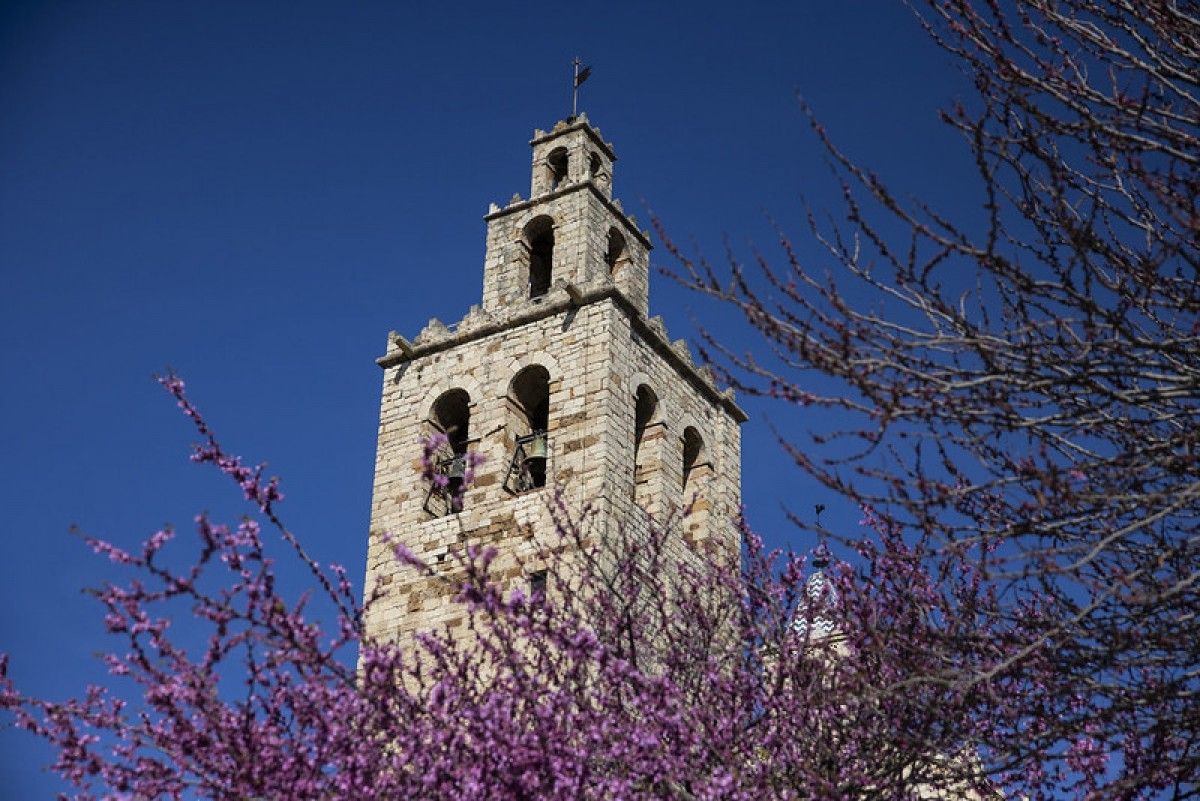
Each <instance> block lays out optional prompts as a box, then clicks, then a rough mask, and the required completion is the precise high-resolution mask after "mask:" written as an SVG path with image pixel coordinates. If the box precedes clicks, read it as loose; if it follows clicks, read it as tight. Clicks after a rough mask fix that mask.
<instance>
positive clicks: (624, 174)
mask: <svg viewBox="0 0 1200 801" xmlns="http://www.w3.org/2000/svg"><path fill="white" fill-rule="evenodd" d="M576 54H578V55H580V56H582V57H583V58H584V60H585V61H586V62H587V63H590V64H591V65H592V66H593V69H594V72H593V75H592V78H591V80H590V81H589V82H588V83H587V84H585V86H584V90H583V95H582V108H583V110H585V111H586V112H587V113H588V115H589V117H590V118H591V120H592V121H593V123H595V124H597V125H599V126H600V127H601V128H602V130H603V133H604V135H605V137H606V138H608V139H609V140H611V141H612V142H613V143H614V144H615V146H616V150H617V154H618V156H619V162H618V164H617V166H616V172H615V194H616V196H617V197H620V198H621V199H622V200H623V202H624V205H625V207H626V209H628V210H632V211H634V212H635V213H636V214H637V215H638V217H639V218H640V219H641V220H642V221H643V222H644V221H645V220H646V219H647V216H648V215H647V213H646V211H645V209H646V208H653V209H654V210H655V212H657V213H658V214H659V215H661V217H662V218H663V220H664V221H665V223H666V225H667V226H668V228H669V230H670V231H671V233H672V234H673V235H674V237H675V238H676V239H678V240H679V241H681V242H683V243H685V244H688V243H693V242H694V243H695V246H696V248H698V249H699V250H701V251H703V252H704V253H706V254H707V255H709V256H710V257H712V258H713V259H714V260H718V261H719V260H720V259H721V258H722V254H723V249H724V244H723V238H724V237H725V236H726V235H727V236H728V238H729V241H730V242H731V243H732V245H733V247H734V248H735V249H736V250H738V251H739V252H740V253H741V254H742V255H744V256H748V255H749V252H750V251H749V245H750V243H751V242H756V243H758V244H760V245H761V246H763V248H764V250H766V251H767V252H768V253H772V252H773V249H772V233H771V228H770V226H769V225H768V224H767V223H766V219H765V215H766V214H768V213H769V214H770V215H772V216H774V217H775V218H776V219H778V220H779V221H780V223H781V224H782V225H783V226H784V228H785V229H787V230H788V231H790V232H792V233H793V234H794V235H795V236H796V238H797V240H798V243H799V245H800V248H801V251H802V252H803V253H807V254H812V258H813V264H814V265H815V266H823V261H822V260H821V258H820V257H819V253H818V249H817V248H816V246H815V245H814V244H813V243H812V242H811V240H809V239H807V238H806V237H805V230H806V229H805V226H804V223H803V217H802V214H801V208H802V206H801V201H802V199H803V200H805V201H807V202H808V203H809V204H811V205H812V206H814V207H815V208H817V209H828V210H830V211H831V212H832V213H835V214H836V213H837V210H838V205H837V203H838V193H837V187H836V185H834V184H833V183H832V182H831V181H830V180H829V174H828V170H827V168H826V167H825V165H824V162H823V157H822V154H821V152H820V150H819V147H818V146H817V143H816V142H815V141H814V140H813V138H812V136H811V135H810V134H809V132H808V131H807V129H806V127H805V124H804V121H803V119H802V116H801V114H800V113H799V111H798V108H797V104H796V101H795V93H796V92H797V91H798V92H800V93H802V94H803V95H804V96H805V97H806V98H807V99H808V100H809V101H810V102H811V103H812V104H813V106H814V107H815V109H816V110H817V112H818V113H819V114H820V116H821V117H822V118H823V120H824V121H825V123H826V125H827V127H828V128H829V130H830V131H831V133H832V134H833V135H834V136H835V137H836V139H837V140H838V141H839V142H840V143H841V144H842V145H843V147H844V148H845V149H846V150H847V151H849V152H850V153H852V154H854V155H855V156H857V157H858V158H860V159H861V160H862V161H863V162H865V163H867V164H870V165H872V166H873V167H875V168H877V169H878V170H879V171H880V172H881V173H882V174H883V175H884V176H885V177H887V178H889V179H891V180H892V181H893V182H894V183H895V184H896V185H897V186H898V187H900V188H901V190H902V191H903V192H905V193H908V194H912V195H917V194H920V195H922V196H925V197H929V198H932V199H934V200H935V201H937V202H940V203H942V204H943V205H944V206H945V205H951V206H952V205H954V204H956V203H959V204H961V203H965V202H967V199H968V198H969V195H966V194H964V187H969V186H970V185H971V182H970V176H969V171H970V163H969V161H968V160H967V159H966V158H965V156H964V154H963V151H962V150H961V148H959V146H958V145H957V143H956V138H955V137H954V135H953V134H951V133H950V132H949V131H947V130H946V129H944V128H943V127H942V126H941V125H940V124H939V123H938V122H937V120H936V111H937V109H938V108H939V107H940V106H945V105H946V104H947V103H948V102H949V101H951V100H952V99H953V98H954V97H956V96H957V95H958V94H959V93H962V92H964V91H965V83H964V78H963V77H962V76H961V75H959V74H958V73H956V72H955V71H954V69H953V67H952V66H951V65H950V63H949V61H948V59H947V58H946V57H945V56H944V55H943V54H941V53H940V52H939V51H938V50H937V49H936V48H935V47H934V46H933V45H932V44H931V43H930V42H929V41H927V40H926V39H925V37H924V35H923V34H922V32H921V31H920V29H919V28H918V26H917V24H916V22H915V21H914V20H913V18H912V16H911V12H909V11H908V10H907V9H905V8H904V7H903V5H902V4H900V3H898V2H883V1H882V0H880V1H879V2H874V1H872V2H866V1H865V0H864V1H863V2H837V3H817V2H796V0H792V1H791V2H779V3H740V4H738V3H708V2H692V3H677V4H667V3H656V4H643V3H586V2H579V3H567V4H556V5H554V7H553V10H547V8H546V7H545V6H540V5H529V6H525V5H522V4H515V5H514V4H510V3H506V4H502V3H489V4H479V3H467V4H457V5H438V6H435V4H423V5H422V6H421V7H417V6H416V5H415V4H405V3H384V2H357V3H327V4H321V3H311V2H294V3H269V4H268V3H242V2H228V3H223V2H206V3H162V2H120V3H116V2H112V3H110V2H79V3H20V2H12V0H10V1H9V2H7V3H5V4H3V6H2V7H0V110H2V111H0V274H2V277H3V282H2V284H0V342H2V343H3V344H2V346H0V382H2V386H3V392H0V443H2V445H3V455H4V461H5V467H4V481H3V482H0V508H3V510H4V514H3V518H2V519H3V524H4V527H5V530H4V532H3V536H2V537H0V615H2V617H0V650H2V651H7V652H9V653H10V654H11V655H12V664H11V673H12V675H13V676H14V677H15V678H16V680H17V681H18V683H19V684H20V685H21V686H22V687H23V688H24V689H26V690H29V691H32V692H35V693H41V694H44V695H48V696H51V697H58V698H63V697H66V696H68V695H73V694H76V693H79V692H80V691H81V690H82V688H83V686H84V685H85V684H86V683H87V682H89V681H93V682H94V681H101V680H103V679H104V678H105V674H104V671H103V669H102V667H101V666H100V665H99V664H98V662H97V661H96V660H95V658H94V657H93V654H95V653H96V652H98V651H101V650H103V649H104V648H106V647H110V646H118V645H119V643H117V642H116V641H112V642H111V643H110V642H108V641H106V638H105V637H104V636H103V635H102V633H101V626H100V615H99V610H98V608H97V606H96V605H95V604H94V603H93V602H92V601H91V600H90V599H89V598H87V597H85V596H84V595H82V594H81V593H80V588H81V587H84V586H88V585H94V584H96V583H98V582H100V581H103V580H104V579H105V578H111V577H117V576H119V575H120V574H119V573H114V572H113V571H112V570H111V569H110V566H109V565H108V564H107V563H103V562H101V561H99V560H98V559H97V558H96V557H94V556H92V555H91V554H90V552H88V550H87V549H86V548H85V547H84V546H83V544H82V543H81V542H79V541H78V540H77V539H75V538H73V537H71V536H69V534H68V528H69V527H70V526H71V525H72V524H78V525H79V526H80V527H82V528H83V529H85V530H86V531H88V532H90V533H94V534H97V535H100V536H104V537H107V538H110V539H111V540H113V541H115V542H117V543H119V544H123V545H126V546H131V547H132V546H134V545H135V544H136V543H138V542H140V541H141V540H142V539H143V538H144V537H146V536H147V535H148V534H149V533H151V532H152V531H153V530H154V529H155V528H157V527H158V526H160V525H162V524H163V523H165V522H173V523H175V524H177V525H178V526H179V528H180V529H181V530H185V531H186V530H187V529H188V526H189V525H190V521H191V518H192V516H193V515H194V514H195V513H196V512H198V511H200V510H202V509H208V510H211V511H212V512H214V514H217V515H221V516H224V517H225V518H226V519H230V520H232V519H236V516H237V515H238V514H240V513H241V511H243V510H242V508H241V507H240V506H238V504H237V503H236V502H234V501H235V500H236V499H234V497H233V494H232V493H231V491H230V489H229V488H228V487H226V485H225V484H224V483H223V482H222V481H221V480H220V479H219V478H218V477H217V476H215V475H214V474H212V473H211V471H208V470H203V469H201V468H198V467H196V466H193V465H191V464H190V463H189V462H188V461H187V459H186V454H187V447H188V445H189V443H191V442H192V441H193V435H192V432H191V431H190V430H189V428H188V426H187V424H186V423H185V421H184V420H183V418H182V417H181V416H180V415H179V414H178V413H177V412H176V410H175V408H174V406H173V404H172V403H171V402H170V401H169V399H168V398H167V397H166V395H165V394H164V393H163V392H162V391H161V390H159V389H158V387H157V386H156V385H155V384H154V383H153V382H152V381H151V380H150V376H151V374H152V373H154V372H155V371H159V370H162V369H163V368H164V367H165V366H167V365H171V366H173V367H174V368H175V369H177V370H178V371H179V372H180V373H181V374H182V375H183V376H184V377H185V379H186V380H187V381H188V383H189V386H190V387H191V388H192V391H193V396H194V398H195V400H196V401H197V402H198V403H199V404H200V405H201V407H202V408H203V409H204V410H205V411H206V413H207V414H208V416H209V418H210V420H211V422H212V423H213V424H214V426H215V427H216V428H217V430H218V431H219V432H220V434H221V437H222V439H223V441H225V443H226V444H227V445H228V446H229V447H230V449H231V450H233V451H235V452H237V453H240V454H242V455H244V456H245V457H246V458H248V459H250V460H252V461H259V460H267V461H269V462H270V469H271V472H273V473H278V474H279V475H281V476H282V478H283V488H284V491H285V492H286V493H287V495H288V499H287V501H286V503H285V504H284V506H283V507H282V508H281V511H283V512H284V514H285V516H286V518H287V519H288V520H289V521H290V522H291V524H292V526H293V527H294V529H295V530H296V531H297V532H298V533H299V535H300V536H301V537H302V539H303V540H304V542H305V543H306V545H307V546H308V547H309V548H310V549H311V551H312V552H313V553H314V555H315V556H316V558H317V559H319V560H320V561H322V562H329V561H336V562H341V563H343V564H345V565H347V567H348V568H349V570H350V573H351V575H352V576H354V577H355V578H356V580H358V581H359V582H361V576H362V570H363V563H364V552H365V543H366V530H367V519H368V511H369V502H370V490H371V472H372V467H373V465H372V461H373V455H374V440H375V426H376V414H377V403H378V395H379V389H380V380H381V376H380V370H379V368H378V367H377V366H376V365H375V364H374V358H375V357H376V356H377V355H379V354H380V353H382V351H383V349H384V345H385V336H386V334H387V331H388V330H389V329H392V328H394V329H397V330H399V331H401V332H403V333H406V334H408V335H410V336H411V335H413V334H415V333H416V332H417V331H419V330H420V329H421V327H422V326H423V325H424V323H425V321H426V320H427V319H428V318H429V317H431V316H437V317H439V318H441V319H443V320H446V321H451V320H457V319H459V318H460V317H461V316H462V314H463V313H464V312H465V310H466V309H467V307H468V306H470V305H471V304H473V303H477V302H478V301H479V295H480V289H481V279H482V258H483V247H484V240H483V235H484V224H483V221H482V215H483V214H484V213H485V212H486V209H487V205H488V203H489V202H491V201H497V202H503V201H505V200H507V199H508V198H509V196H511V195H512V194H513V192H521V193H522V194H527V193H528V188H529V160H530V159H529V151H528V145H527V142H528V140H529V138H530V135H531V133H532V131H533V129H534V128H535V127H540V128H548V127H549V126H551V125H553V123H554V121H555V120H557V119H559V118H561V117H563V116H565V115H566V114H567V113H568V112H569V101H570V84H569V75H570V60H571V58H572V57H573V56H575V55H576ZM653 256H656V257H657V261H658V262H659V263H663V262H664V260H665V259H666V258H667V257H666V255H665V253H664V252H663V251H662V249H661V248H660V249H658V250H657V251H656V252H655V254H653ZM653 256H652V258H653ZM652 287H653V288H652V296H651V306H652V309H653V311H654V312H655V313H658V314H662V315H663V316H664V318H665V320H666V322H667V325H668V328H669V330H670V332H671V334H672V335H673V336H683V335H687V336H690V335H691V332H692V328H691V326H692V323H691V320H692V319H693V318H698V319H702V320H707V319H718V318H719V317H720V315H719V314H718V313H717V312H714V311H712V310H711V309H709V307H708V306H706V305H705V304H704V303H703V302H701V301H699V300H698V299H697V298H695V297H693V296H690V295H688V294H687V293H685V292H682V291H681V290H679V289H678V288H677V287H674V286H671V285H670V284H669V283H668V282H667V281H665V280H664V279H662V278H661V277H659V276H654V277H652ZM728 336H730V338H731V344H733V345H734V346H735V347H738V348H742V347H748V346H750V345H751V344H752V340H749V339H744V338H739V336H740V335H738V334H735V333H730V334H729V335H728ZM747 406H748V409H749V411H750V412H751V414H752V420H751V422H749V423H747V424H746V426H745V429H744V440H743V442H744V448H743V461H744V464H745V470H744V499H745V502H746V503H747V505H748V507H749V509H750V513H751V519H752V521H753V522H754V523H755V524H756V526H757V527H758V528H759V529H760V530H761V531H763V533H764V534H765V535H766V537H767V539H768V542H771V543H774V544H780V545H783V544H788V543H791V544H794V545H796V546H797V547H800V548H807V547H809V545H810V544H811V543H807V542H805V541H804V539H803V537H801V536H799V535H798V534H797V533H796V532H794V531H792V530H790V529H789V528H787V526H786V524H784V523H783V522H782V519H781V516H780V513H779V507H780V505H781V504H782V503H785V502H791V503H794V504H795V505H796V506H797V507H798V508H799V509H800V510H801V511H805V512H807V510H808V509H810V508H811V504H812V503H814V502H825V503H826V504H828V505H829V506H830V511H829V512H827V516H826V518H825V520H826V522H831V523H834V524H838V525H854V523H855V521H856V520H857V517H858V514H857V511H856V510H854V509H847V508H845V504H843V503H841V502H840V501H839V500H837V499H832V498H829V497H827V496H825V495H823V494H822V492H820V491H818V490H817V488H816V487H814V486H812V485H811V484H810V483H809V482H807V480H806V479H805V478H804V477H803V476H802V475H801V474H800V473H798V472H797V471H795V470H793V469H791V468H789V467H787V460H786V457H784V456H783V455H782V454H780V453H779V452H778V449H777V447H776V446H775V445H774V444H773V435H772V434H771V432H770V430H769V429H768V427H767V426H766V425H765V424H764V422H763V419H764V415H765V414H766V413H770V414H771V415H772V418H773V420H774V422H775V424H776V425H778V426H780V427H781V428H783V429H784V430H789V429H793V428H803V427H806V426H810V425H814V422H813V421H811V420H805V419H802V418H801V417H798V416H796V415H795V414H794V413H790V412H788V411H786V410H781V409H776V410H775V411H774V412H773V413H771V412H769V411H768V410H765V409H764V407H761V406H759V405H757V404H747ZM184 539H185V538H184ZM49 761H50V754H49V751H48V750H47V749H46V748H45V747H44V746H42V745H41V744H40V743H38V742H37V741H35V740H34V739H33V738H32V737H29V736H28V735H25V734H23V733H16V732H10V731H4V732H0V799H10V798H11V799H32V798H48V797H51V796H52V795H53V792H54V790H55V789H56V788H58V783H57V780H56V779H55V777H53V776H50V775H47V774H45V773H44V772H43V771H42V770H41V769H40V766H41V765H43V764H45V763H47V762H49Z"/></svg>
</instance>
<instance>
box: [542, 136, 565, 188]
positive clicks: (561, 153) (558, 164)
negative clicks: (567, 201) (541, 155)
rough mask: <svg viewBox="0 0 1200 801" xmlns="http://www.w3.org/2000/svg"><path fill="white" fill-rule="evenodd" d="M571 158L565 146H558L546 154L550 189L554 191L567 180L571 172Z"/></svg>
mask: <svg viewBox="0 0 1200 801" xmlns="http://www.w3.org/2000/svg"><path fill="white" fill-rule="evenodd" d="M570 167H571V159H570V156H568V155H567V149H566V148H565V147H556V148H554V150H551V151H550V155H548V156H546V177H547V178H548V180H547V184H548V185H549V186H550V191H554V190H555V189H557V188H558V187H559V186H561V185H562V184H563V183H565V182H566V180H567V176H568V175H569V174H570Z"/></svg>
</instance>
